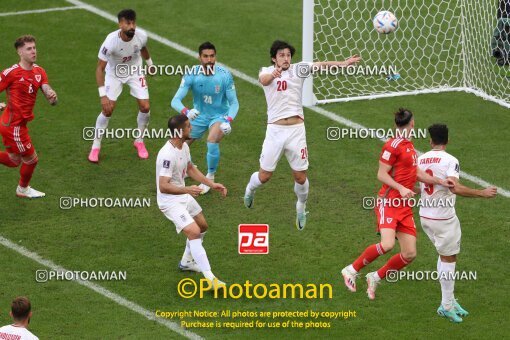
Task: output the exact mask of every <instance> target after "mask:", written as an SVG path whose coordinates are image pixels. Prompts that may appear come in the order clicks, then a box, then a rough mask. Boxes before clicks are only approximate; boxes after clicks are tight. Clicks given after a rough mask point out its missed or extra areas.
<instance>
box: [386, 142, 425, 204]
mask: <svg viewBox="0 0 510 340" xmlns="http://www.w3.org/2000/svg"><path fill="white" fill-rule="evenodd" d="M379 161H381V162H383V163H385V164H388V165H391V166H392V168H391V170H390V171H389V172H388V173H389V174H390V176H391V177H392V178H393V179H394V180H395V182H397V183H399V184H401V185H403V186H405V187H406V188H408V189H410V190H413V188H414V185H415V184H416V176H417V166H418V156H417V155H416V151H415V150H414V145H413V143H412V142H411V141H409V140H407V139H405V138H391V139H390V140H388V141H387V142H386V144H384V146H383V148H382V151H381V155H380V157H379ZM379 196H381V197H384V198H402V196H400V193H399V192H398V191H397V190H395V189H392V188H390V187H389V186H388V185H386V184H383V186H382V187H381V190H379Z"/></svg>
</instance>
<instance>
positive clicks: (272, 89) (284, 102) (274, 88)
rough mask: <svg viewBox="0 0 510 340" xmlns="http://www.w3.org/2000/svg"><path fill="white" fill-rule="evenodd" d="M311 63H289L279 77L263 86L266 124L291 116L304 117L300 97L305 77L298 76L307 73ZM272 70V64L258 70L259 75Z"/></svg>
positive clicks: (269, 72)
mask: <svg viewBox="0 0 510 340" xmlns="http://www.w3.org/2000/svg"><path fill="white" fill-rule="evenodd" d="M312 64H313V63H307V62H301V63H298V64H291V65H290V67H289V68H288V70H286V71H282V76H281V78H276V79H274V80H273V81H272V82H271V84H269V85H267V86H263V88H264V94H265V95H266V102H267V123H268V124H271V123H274V122H276V121H277V120H280V119H283V118H288V117H292V116H299V117H301V118H303V119H304V115H303V104H302V103H301V97H302V92H303V83H304V81H305V79H306V78H305V77H300V75H304V74H305V73H306V72H308V74H309V72H310V68H311V66H312ZM273 71H274V65H273V66H269V67H263V68H262V69H261V70H260V72H259V77H260V76H261V75H262V74H271V73H273Z"/></svg>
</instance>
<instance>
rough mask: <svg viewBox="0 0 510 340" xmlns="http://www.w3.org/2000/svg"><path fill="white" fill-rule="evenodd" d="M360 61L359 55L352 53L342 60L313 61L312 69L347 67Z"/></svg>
mask: <svg viewBox="0 0 510 340" xmlns="http://www.w3.org/2000/svg"><path fill="white" fill-rule="evenodd" d="M360 61H361V57H360V56H358V55H356V54H355V55H353V56H352V57H349V58H347V59H345V60H344V61H320V62H316V63H313V67H312V69H313V70H317V71H318V70H324V69H328V68H331V67H347V66H350V65H354V64H357V63H359V62H360Z"/></svg>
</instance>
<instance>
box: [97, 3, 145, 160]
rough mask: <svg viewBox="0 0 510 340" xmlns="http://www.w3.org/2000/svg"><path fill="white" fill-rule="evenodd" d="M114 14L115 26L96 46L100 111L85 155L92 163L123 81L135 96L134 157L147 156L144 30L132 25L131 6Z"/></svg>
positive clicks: (133, 20) (99, 147) (133, 12)
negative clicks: (136, 126)
mask: <svg viewBox="0 0 510 340" xmlns="http://www.w3.org/2000/svg"><path fill="white" fill-rule="evenodd" d="M117 17H118V19H119V29H118V30H117V31H114V32H112V33H110V34H108V36H107V37H106V40H105V41H104V43H103V45H101V48H100V49H99V55H98V58H99V60H98V63H97V68H96V81H97V86H98V87H99V97H101V106H102V111H101V113H100V114H99V116H98V117H97V120H96V128H95V134H94V142H93V144H92V149H91V150H90V153H89V157H88V159H89V161H90V162H92V163H99V152H100V150H101V140H102V137H103V135H104V131H105V129H106V128H107V127H108V122H109V121H110V117H111V116H112V113H113V110H114V109H115V104H116V102H117V98H118V97H119V96H120V94H121V93H122V87H123V85H124V84H127V85H128V86H129V87H130V89H131V90H130V93H131V95H132V96H133V97H135V98H136V100H137V102H138V108H139V111H138V117H137V124H138V134H139V135H140V137H139V138H137V139H136V140H135V142H134V147H135V148H136V150H137V152H138V157H140V158H141V159H147V158H149V153H148V152H147V149H146V148H145V144H144V142H143V134H144V132H145V131H146V130H147V126H148V125H149V118H150V104H149V89H148V87H147V81H146V79H145V76H144V74H143V73H144V72H141V67H142V57H143V59H145V62H146V64H147V66H148V67H150V66H152V65H153V62H152V59H151V58H150V55H149V50H148V49H147V34H146V33H145V32H144V31H142V30H141V29H137V28H136V13H135V11H133V10H132V9H125V10H122V11H120V12H119V14H118V15H117ZM135 68H137V70H136V69H135ZM105 70H106V75H105ZM138 134H137V135H138Z"/></svg>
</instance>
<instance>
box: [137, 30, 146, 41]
mask: <svg viewBox="0 0 510 340" xmlns="http://www.w3.org/2000/svg"><path fill="white" fill-rule="evenodd" d="M135 36H137V37H139V38H143V39H147V32H145V30H143V29H141V28H138V27H137V28H136V30H135Z"/></svg>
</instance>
